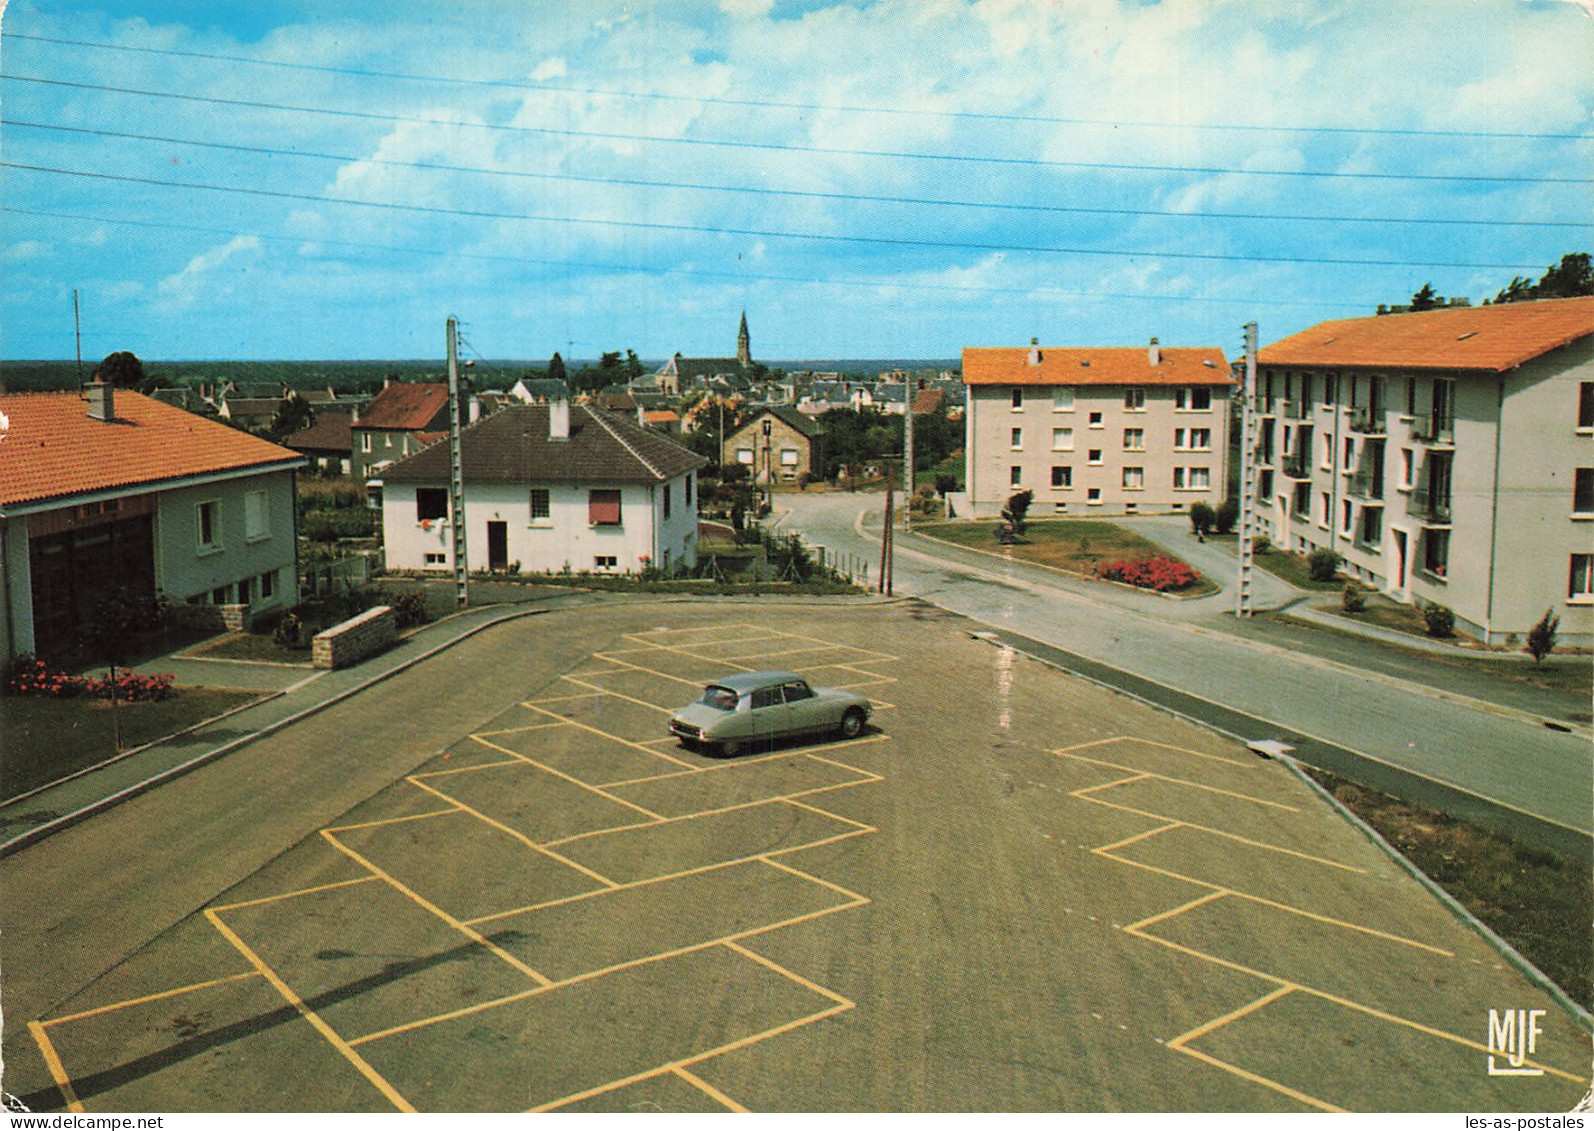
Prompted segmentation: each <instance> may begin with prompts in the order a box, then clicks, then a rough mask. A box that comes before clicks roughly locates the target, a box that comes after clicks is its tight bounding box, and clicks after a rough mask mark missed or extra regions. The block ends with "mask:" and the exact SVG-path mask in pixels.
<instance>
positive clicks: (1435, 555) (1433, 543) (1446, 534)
mask: <svg viewBox="0 0 1594 1131" xmlns="http://www.w3.org/2000/svg"><path fill="white" fill-rule="evenodd" d="M1422 546H1423V549H1422V568H1423V569H1425V570H1427V571H1428V572H1429V573H1431V574H1433V576H1435V577H1444V576H1445V574H1446V572H1447V571H1448V569H1449V568H1450V531H1448V530H1425V531H1423V535H1422Z"/></svg>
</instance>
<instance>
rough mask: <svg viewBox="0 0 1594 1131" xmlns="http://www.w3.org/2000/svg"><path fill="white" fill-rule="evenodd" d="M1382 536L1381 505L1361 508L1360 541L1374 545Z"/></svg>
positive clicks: (1382, 519) (1382, 515) (1382, 516)
mask: <svg viewBox="0 0 1594 1131" xmlns="http://www.w3.org/2000/svg"><path fill="white" fill-rule="evenodd" d="M1383 536H1384V511H1383V508H1382V507H1364V508H1362V542H1363V544H1364V545H1368V546H1376V545H1378V540H1379V539H1380V538H1382V537H1383Z"/></svg>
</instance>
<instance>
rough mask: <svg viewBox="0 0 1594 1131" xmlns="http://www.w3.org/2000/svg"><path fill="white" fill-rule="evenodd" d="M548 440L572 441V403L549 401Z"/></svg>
mask: <svg viewBox="0 0 1594 1131" xmlns="http://www.w3.org/2000/svg"><path fill="white" fill-rule="evenodd" d="M548 439H550V440H568V439H570V402H569V401H566V400H554V399H551V398H550V399H549V401H548Z"/></svg>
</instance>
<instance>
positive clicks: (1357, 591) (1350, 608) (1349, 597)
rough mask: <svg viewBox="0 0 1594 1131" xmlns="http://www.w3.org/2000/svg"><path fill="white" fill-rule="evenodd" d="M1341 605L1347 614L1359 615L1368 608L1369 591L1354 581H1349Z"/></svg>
mask: <svg viewBox="0 0 1594 1131" xmlns="http://www.w3.org/2000/svg"><path fill="white" fill-rule="evenodd" d="M1339 603H1340V605H1341V606H1342V607H1343V608H1344V610H1345V611H1346V612H1347V613H1359V612H1361V611H1362V610H1363V609H1365V608H1366V607H1367V590H1365V589H1363V588H1362V587H1361V586H1360V585H1358V584H1357V583H1356V582H1354V581H1347V582H1346V583H1345V592H1344V593H1342V594H1341V595H1340V601H1339Z"/></svg>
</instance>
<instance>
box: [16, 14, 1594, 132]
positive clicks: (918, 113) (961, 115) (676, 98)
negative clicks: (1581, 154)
mask: <svg viewBox="0 0 1594 1131" xmlns="http://www.w3.org/2000/svg"><path fill="white" fill-rule="evenodd" d="M5 38H7V39H23V40H29V41H32V42H35V43H51V44H56V45H60V46H68V47H91V48H97V49H99V50H103V51H125V52H133V53H139V54H147V55H168V56H174V57H177V58H183V59H208V60H212V61H215V62H224V63H244V64H247V65H249V66H255V67H272V68H278V69H282V70H293V71H310V72H315V73H319V74H333V75H348V76H353V77H358V78H379V79H398V80H401V81H407V82H428V83H439V84H444V85H449V86H470V87H486V88H489V89H503V90H524V91H529V92H532V93H538V94H544V93H546V94H580V95H587V96H592V95H597V96H602V97H608V98H634V99H647V100H653V101H661V102H689V103H693V104H706V105H711V106H737V107H745V108H750V109H759V110H798V111H802V112H805V113H836V112H841V113H852V114H888V115H897V116H910V117H925V118H953V119H972V120H976V121H993V122H1030V123H1037V124H1041V125H1065V126H1113V127H1116V128H1123V127H1132V128H1136V129H1167V130H1191V129H1196V130H1221V131H1243V132H1250V133H1314V134H1348V135H1352V136H1373V137H1444V138H1468V137H1470V138H1500V139H1506V140H1526V141H1594V137H1590V136H1588V135H1585V134H1554V133H1514V132H1506V131H1489V130H1421V129H1393V128H1372V127H1365V126H1300V125H1284V126H1270V125H1255V124H1248V123H1219V122H1211V123H1185V122H1157V121H1144V120H1119V119H1112V118H1073V117H1057V116H1052V115H1047V114H999V113H990V112H985V111H977V110H923V109H917V108H913V107H902V106H855V105H846V104H836V103H816V102H780V101H775V100H771V99H753V98H722V97H714V96H709V95H693V94H667V93H662V92H658V91H637V90H618V89H606V88H602V87H581V86H567V85H564V84H561V83H546V82H540V83H532V82H519V81H515V80H511V79H478V78H464V77H461V76H458V75H419V74H413V73H407V72H403V71H378V70H368V69H364V68H359V67H333V66H328V65H325V64H317V63H293V62H287V61H285V60H279V59H251V58H249V57H248V56H244V55H226V54H221V53H219V52H210V51H182V50H178V49H176V48H169V47H143V46H135V45H130V44H121V43H95V42H91V41H89V40H83V39H65V38H61V37H57V36H46V35H22V34H15V33H9V32H8V33H6V36H5Z"/></svg>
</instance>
